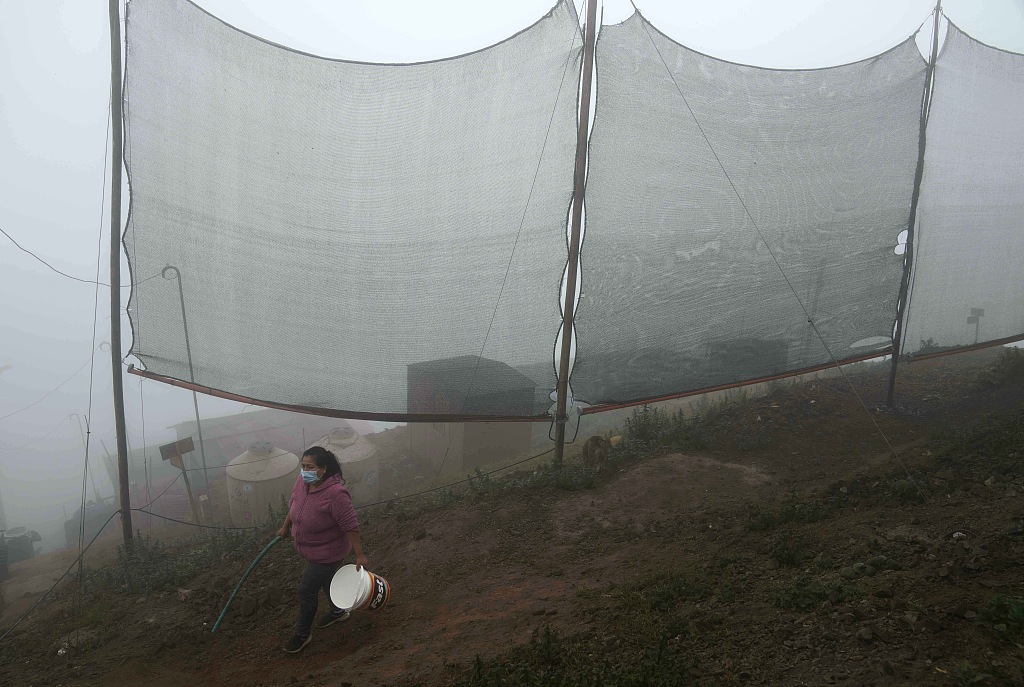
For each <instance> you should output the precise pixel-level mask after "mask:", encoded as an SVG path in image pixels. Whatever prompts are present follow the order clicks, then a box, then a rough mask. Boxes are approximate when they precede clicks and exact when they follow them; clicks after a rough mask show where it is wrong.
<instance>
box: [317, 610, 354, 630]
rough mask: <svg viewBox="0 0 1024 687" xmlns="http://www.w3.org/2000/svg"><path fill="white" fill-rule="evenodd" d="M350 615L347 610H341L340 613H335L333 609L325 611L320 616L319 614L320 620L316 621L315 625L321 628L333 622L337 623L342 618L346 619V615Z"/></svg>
mask: <svg viewBox="0 0 1024 687" xmlns="http://www.w3.org/2000/svg"><path fill="white" fill-rule="evenodd" d="M350 615H351V614H350V613H349V612H348V611H341V612H340V613H337V612H335V611H327V612H326V613H324V614H323V615H322V616H320V620H318V621H316V626H317V627H318V628H319V629H321V630H322V629H324V628H325V627H330V626H331V625H333V624H334V623H339V622H341V621H342V620H348V617H349V616H350Z"/></svg>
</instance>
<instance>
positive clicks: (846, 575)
mask: <svg viewBox="0 0 1024 687" xmlns="http://www.w3.org/2000/svg"><path fill="white" fill-rule="evenodd" d="M839 576H840V577H842V578H843V579H844V580H855V579H857V571H856V570H854V569H853V568H851V567H848V566H847V567H845V568H843V569H842V570H840V571H839Z"/></svg>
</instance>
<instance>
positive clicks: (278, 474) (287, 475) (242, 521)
mask: <svg viewBox="0 0 1024 687" xmlns="http://www.w3.org/2000/svg"><path fill="white" fill-rule="evenodd" d="M226 472H227V487H228V506H229V507H230V509H231V521H232V522H233V523H234V524H235V527H249V526H252V525H258V524H260V523H262V522H264V521H265V520H266V519H267V515H268V514H269V512H270V509H271V508H273V509H275V510H278V509H280V508H281V503H282V498H283V499H284V503H285V505H287V502H288V497H289V496H290V495H291V493H292V487H293V486H295V480H296V478H297V477H298V474H299V458H298V456H296V455H295V454H294V453H289V452H288V451H285V450H284V449H279V448H275V447H274V445H273V444H271V443H270V442H269V441H260V442H257V443H255V444H253V445H251V446H250V447H249V450H248V451H246V452H245V453H243V454H242V455H240V456H238V457H237V458H235V459H233V460H232V461H231V462H230V463H228V465H227V470H226Z"/></svg>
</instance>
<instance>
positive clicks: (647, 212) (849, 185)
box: [572, 15, 925, 404]
mask: <svg viewBox="0 0 1024 687" xmlns="http://www.w3.org/2000/svg"><path fill="white" fill-rule="evenodd" d="M597 75H598V76H597V106H596V115H595V119H594V126H593V132H592V136H591V144H590V171H589V177H588V182H587V201H586V202H587V205H586V208H587V213H586V215H587V226H586V233H585V235H584V240H583V246H582V252H581V261H582V297H581V301H580V305H579V308H578V311H577V315H576V320H575V325H576V331H577V352H576V364H575V367H574V370H573V376H572V386H573V391H574V392H575V394H576V396H577V397H578V398H580V399H581V400H584V401H587V402H590V403H595V404H607V403H615V402H628V401H636V400H639V399H648V398H656V397H659V396H662V395H671V394H675V393H679V392H685V391H687V390H694V389H703V388H710V387H713V386H716V385H720V384H725V383H729V382H736V381H742V380H750V379H757V378H763V377H766V376H770V375H772V374H777V373H784V372H788V371H794V370H800V369H806V368H810V367H813V366H816V365H821V364H827V363H828V362H829V361H830V360H831V359H832V356H834V357H835V359H837V360H840V361H842V360H849V359H853V358H856V357H859V356H862V355H864V354H868V353H871V352H872V351H878V350H881V349H885V348H886V347H888V346H889V345H890V341H891V337H892V330H893V324H894V321H895V316H896V301H897V297H898V292H899V283H900V276H901V270H902V266H901V263H902V258H901V257H900V256H897V255H896V254H895V253H894V248H895V246H896V244H897V237H898V235H899V233H900V232H901V231H902V230H904V229H906V227H907V222H908V218H909V210H910V203H911V198H912V190H913V180H914V169H915V165H916V162H917V151H918V134H919V122H920V104H921V97H922V92H923V88H924V77H925V61H924V59H923V58H922V56H921V55H920V53H919V52H918V49H917V47H916V45H915V43H914V41H913V40H912V39H908V40H907V41H906V42H904V43H902V44H901V45H899V46H897V47H895V48H893V49H892V50H890V51H888V52H886V53H884V54H882V55H879V56H877V57H874V58H871V59H867V60H864V61H861V62H857V63H854V64H850V65H845V66H839V67H832V68H827V69H815V70H794V71H780V70H772V69H763V68H755V67H748V66H742V65H737V64H732V63H729V62H724V61H721V60H718V59H714V58H711V57H708V56H705V55H701V54H699V53H696V52H693V51H692V50H689V49H687V48H685V47H683V46H680V45H678V44H677V43H675V42H673V41H672V40H671V39H669V38H667V37H666V36H664V35H662V34H660V33H659V32H658V31H657V30H656V29H654V28H653V27H652V26H651V25H650V24H648V23H647V22H646V20H645V19H643V17H641V16H640V15H634V16H633V17H632V18H630V19H629V20H627V21H625V22H624V23H622V24H619V25H615V26H606V27H604V28H603V29H602V31H601V35H600V37H599V39H598V46H597ZM684 98H685V99H684ZM691 109H692V115H691V112H690V110H691ZM698 125H699V126H698ZM705 137H706V138H705ZM755 224H756V227H755ZM762 235H763V240H762ZM769 247H770V250H769ZM776 260H777V261H778V264H776ZM804 309H806V312H805V310H804ZM808 319H810V320H811V321H813V324H814V327H816V329H817V332H818V333H816V332H815V329H814V327H812V326H811V324H809V323H808ZM819 333H820V337H821V339H823V341H824V344H823V343H822V340H820V339H819ZM826 345H827V347H828V349H829V350H830V351H831V354H830V353H829V352H828V351H827V350H826V348H825V346H826Z"/></svg>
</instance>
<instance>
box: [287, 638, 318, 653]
mask: <svg viewBox="0 0 1024 687" xmlns="http://www.w3.org/2000/svg"><path fill="white" fill-rule="evenodd" d="M311 639H313V635H310V636H308V637H300V636H298V635H295V636H293V637H292V638H291V639H289V640H288V643H287V644H285V645H284V647H283V648H284V650H285V651H287V652H288V653H289V654H297V653H299V652H300V651H302V650H303V649H305V648H306V645H307V644H309V640H311Z"/></svg>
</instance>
